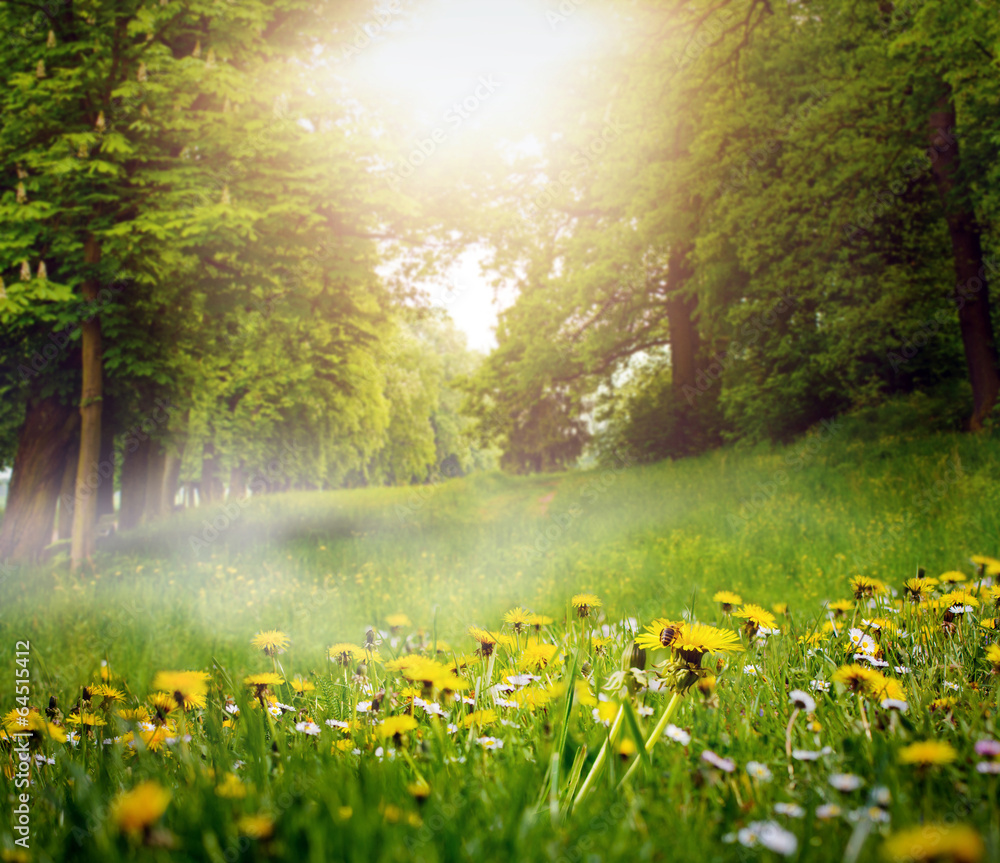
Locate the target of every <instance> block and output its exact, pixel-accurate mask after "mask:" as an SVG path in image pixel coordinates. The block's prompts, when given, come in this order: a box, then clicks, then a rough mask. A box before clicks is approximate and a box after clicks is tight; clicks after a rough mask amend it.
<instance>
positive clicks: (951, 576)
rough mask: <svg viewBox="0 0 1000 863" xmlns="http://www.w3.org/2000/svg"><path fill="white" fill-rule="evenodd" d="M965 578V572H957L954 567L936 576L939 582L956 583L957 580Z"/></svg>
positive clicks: (964, 579)
mask: <svg viewBox="0 0 1000 863" xmlns="http://www.w3.org/2000/svg"><path fill="white" fill-rule="evenodd" d="M966 580H967V579H966V576H965V573H964V572H959V571H958V570H956V569H953V570H951V571H949V572H944V573H942V574H941V575H939V576H938V581H939V582H941V584H958V582H960V581H966Z"/></svg>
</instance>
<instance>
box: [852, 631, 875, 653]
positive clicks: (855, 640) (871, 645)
mask: <svg viewBox="0 0 1000 863" xmlns="http://www.w3.org/2000/svg"><path fill="white" fill-rule="evenodd" d="M847 634H848V637H849V638H850V639H851V644H852V645H853V646H854V648H855V649H856V650H860V651H861V652H862V653H866V654H873V653H877V652H878V649H879V648H878V642H877V641H875V639H874V638H872V637H871V636H870V635H868V633H866V632H864V631H863V630H860V629H857V628H852V629H851V630H849V631H848V633H847Z"/></svg>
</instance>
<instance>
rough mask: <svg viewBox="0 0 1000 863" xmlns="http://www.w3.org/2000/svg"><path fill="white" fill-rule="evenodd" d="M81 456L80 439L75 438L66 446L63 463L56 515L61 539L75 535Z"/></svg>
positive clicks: (58, 533) (57, 530) (57, 531)
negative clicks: (75, 502)
mask: <svg viewBox="0 0 1000 863" xmlns="http://www.w3.org/2000/svg"><path fill="white" fill-rule="evenodd" d="M79 458H80V440H79V438H77V436H76V435H75V434H74V435H73V440H72V442H71V443H70V444H69V446H68V447H67V448H66V458H65V462H66V463H65V465H63V478H62V484H61V485H60V487H59V513H58V515H57V516H56V535H57V536H58V538H59V539H70V538H71V537H72V535H73V501H74V499H75V492H76V469H77V462H78V461H79Z"/></svg>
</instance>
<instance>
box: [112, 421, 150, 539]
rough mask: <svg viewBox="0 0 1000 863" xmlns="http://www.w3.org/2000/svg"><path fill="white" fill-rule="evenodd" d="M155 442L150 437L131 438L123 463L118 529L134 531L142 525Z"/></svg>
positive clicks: (145, 435) (144, 435)
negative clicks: (150, 455) (151, 450)
mask: <svg viewBox="0 0 1000 863" xmlns="http://www.w3.org/2000/svg"><path fill="white" fill-rule="evenodd" d="M152 446H153V442H152V440H151V439H150V437H149V435H147V434H141V435H137V436H134V437H131V438H130V444H129V445H127V446H126V448H125V458H124V460H123V461H122V498H121V511H120V512H119V513H118V529H119V530H132V528H135V527H138V526H139V525H140V524H142V518H143V514H144V513H145V511H146V480H147V479H148V477H149V453H150V449H152Z"/></svg>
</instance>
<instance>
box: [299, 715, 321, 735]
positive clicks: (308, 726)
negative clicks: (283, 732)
mask: <svg viewBox="0 0 1000 863" xmlns="http://www.w3.org/2000/svg"><path fill="white" fill-rule="evenodd" d="M295 730H296V731H301V732H302V733H303V734H309V735H311V736H312V737H315V736H316V735H317V734H319V732H320V730H321V729H320V727H319V726H318V725H317V724H316V723H315V722H313V721H312V720H311V719H307V720H304V721H303V722H296V723H295Z"/></svg>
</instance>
